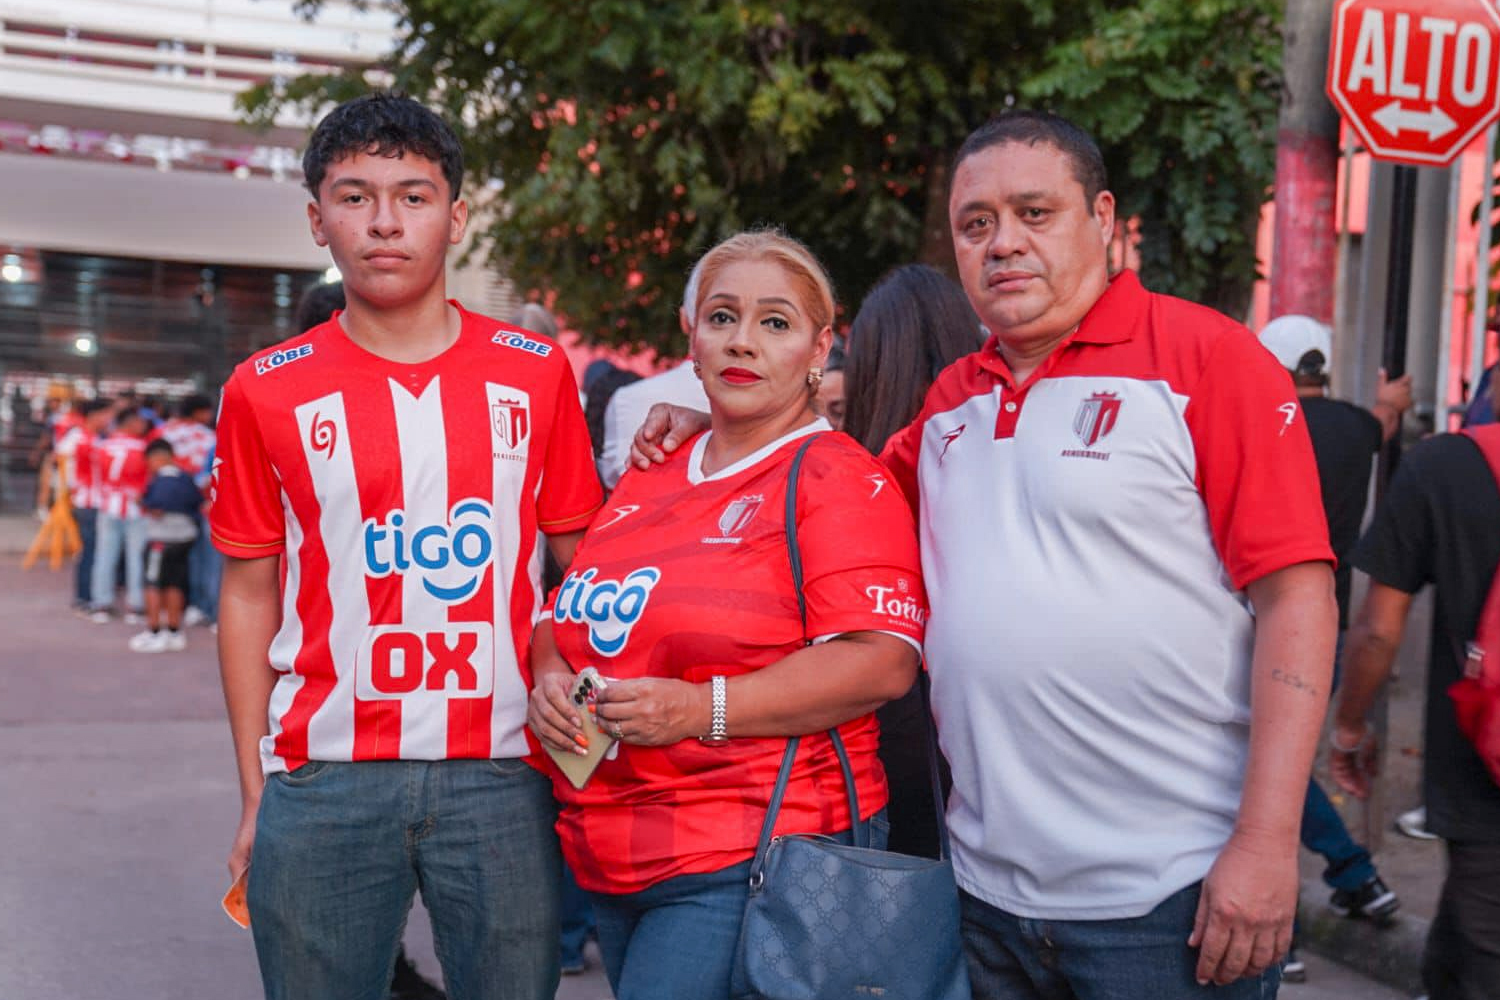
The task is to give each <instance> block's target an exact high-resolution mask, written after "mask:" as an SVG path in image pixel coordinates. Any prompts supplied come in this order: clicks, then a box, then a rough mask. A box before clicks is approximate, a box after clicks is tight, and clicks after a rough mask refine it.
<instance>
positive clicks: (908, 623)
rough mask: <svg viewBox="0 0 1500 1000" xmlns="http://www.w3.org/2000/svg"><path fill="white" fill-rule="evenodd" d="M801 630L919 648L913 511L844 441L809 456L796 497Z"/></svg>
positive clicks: (922, 615) (830, 439)
mask: <svg viewBox="0 0 1500 1000" xmlns="http://www.w3.org/2000/svg"><path fill="white" fill-rule="evenodd" d="M797 544H798V547H799V548H800V549H801V551H802V572H803V590H804V592H805V593H806V595H807V630H808V635H810V636H813V637H818V636H829V635H840V634H842V633H844V632H861V631H878V632H894V633H896V634H898V635H902V636H905V637H906V638H908V639H911V640H912V641H913V642H914V643H916V644H917V645H918V646H920V645H921V643H922V635H923V629H924V626H925V625H926V622H927V594H926V592H925V591H924V590H923V588H922V570H921V565H922V564H921V560H920V558H919V557H918V554H917V532H916V527H915V525H914V524H913V523H912V515H911V509H910V508H909V507H908V506H907V504H906V499H905V497H904V496H903V494H902V492H901V488H900V487H899V486H898V485H896V483H894V482H893V481H892V478H891V474H890V473H889V472H888V471H887V470H886V469H884V468H883V467H882V466H881V465H880V464H879V463H878V462H876V461H875V460H874V459H873V458H871V457H870V456H869V455H868V454H867V453H866V452H865V451H864V450H863V449H862V448H860V447H859V445H858V444H856V443H855V442H854V441H852V440H851V439H849V438H847V437H844V436H843V435H837V436H834V435H829V436H826V437H824V438H822V439H820V440H818V441H816V442H814V444H813V445H812V446H811V447H810V448H808V450H807V455H806V457H805V458H804V459H803V464H802V473H801V482H800V484H799V486H798V489H797Z"/></svg>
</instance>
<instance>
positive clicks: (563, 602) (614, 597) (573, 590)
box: [552, 566, 661, 656]
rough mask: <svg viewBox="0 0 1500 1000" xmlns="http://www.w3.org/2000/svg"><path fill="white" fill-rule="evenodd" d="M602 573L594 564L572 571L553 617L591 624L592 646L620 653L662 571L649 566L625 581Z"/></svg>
mask: <svg viewBox="0 0 1500 1000" xmlns="http://www.w3.org/2000/svg"><path fill="white" fill-rule="evenodd" d="M598 575H599V571H598V570H597V569H595V568H594V567H590V568H588V569H586V570H584V571H583V572H582V573H569V574H568V575H567V578H566V579H564V580H563V582H562V586H561V587H559V588H558V590H557V602H556V603H555V604H554V605H553V606H552V617H553V619H554V620H556V621H558V622H577V623H579V624H580V625H586V626H588V630H589V645H590V646H593V647H594V650H595V652H597V653H599V654H600V655H602V656H618V655H619V653H620V650H622V649H624V648H625V643H627V642H629V641H630V630H631V629H632V628H634V627H635V623H636V622H638V621H640V620H641V615H642V614H643V613H644V612H645V610H646V603H647V602H648V601H650V599H651V589H652V588H653V587H655V586H656V584H657V581H659V580H660V579H661V570H659V569H657V568H656V567H655V566H646V567H643V568H641V569H638V570H635V571H634V572H633V573H631V574H629V575H628V576H626V577H625V579H623V580H598V579H596V577H597V576H598Z"/></svg>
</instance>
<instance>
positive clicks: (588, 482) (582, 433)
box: [536, 350, 604, 535]
mask: <svg viewBox="0 0 1500 1000" xmlns="http://www.w3.org/2000/svg"><path fill="white" fill-rule="evenodd" d="M555 356H556V357H557V359H558V365H557V367H558V370H559V371H558V386H557V404H556V405H555V406H554V407H553V409H552V432H551V433H550V434H549V435H548V436H547V457H546V465H544V466H543V467H542V488H541V493H540V494H539V495H538V496H537V504H536V517H537V525H538V527H540V528H541V529H542V531H543V532H545V533H546V534H549V535H566V534H567V533H569V532H571V531H582V530H583V529H584V528H587V527H588V526H589V521H590V520H592V519H593V516H594V514H595V513H596V512H597V511H598V510H599V507H600V505H601V504H603V503H604V490H603V489H602V488H601V487H600V485H599V473H598V472H597V471H596V470H595V468H594V447H593V445H592V444H591V443H590V441H589V429H588V425H587V424H586V423H585V422H584V419H583V407H582V406H580V405H579V404H578V384H577V383H576V382H574V381H573V369H572V368H571V367H569V366H568V364H567V361H566V360H565V358H566V356H565V355H564V354H563V352H562V351H561V350H558V351H556V352H555Z"/></svg>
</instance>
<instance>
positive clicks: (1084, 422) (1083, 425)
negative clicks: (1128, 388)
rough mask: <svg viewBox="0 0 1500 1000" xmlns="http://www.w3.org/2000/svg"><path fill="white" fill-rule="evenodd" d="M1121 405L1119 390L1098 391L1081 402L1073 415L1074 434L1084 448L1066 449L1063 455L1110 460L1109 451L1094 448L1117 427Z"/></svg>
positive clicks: (1066, 456)
mask: <svg viewBox="0 0 1500 1000" xmlns="http://www.w3.org/2000/svg"><path fill="white" fill-rule="evenodd" d="M1120 406H1121V402H1120V394H1119V393H1117V392H1096V393H1094V394H1093V395H1092V396H1089V397H1087V398H1085V399H1084V400H1083V401H1082V402H1081V403H1079V404H1078V412H1077V413H1075V414H1074V415H1073V434H1074V435H1075V436H1076V437H1077V438H1078V440H1079V441H1081V442H1082V443H1083V448H1082V449H1078V448H1069V449H1064V450H1063V457H1065V458H1093V459H1098V460H1099V461H1104V462H1107V461H1109V452H1107V451H1095V450H1093V449H1094V445H1096V444H1098V443H1099V442H1100V441H1102V440H1104V439H1105V438H1107V437H1109V433H1110V431H1113V430H1114V429H1115V424H1116V423H1117V422H1118V421H1119V419H1120Z"/></svg>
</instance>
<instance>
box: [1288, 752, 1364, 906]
mask: <svg viewBox="0 0 1500 1000" xmlns="http://www.w3.org/2000/svg"><path fill="white" fill-rule="evenodd" d="M1302 846H1303V847H1305V848H1307V849H1308V850H1309V851H1312V852H1314V853H1316V854H1321V855H1322V856H1323V859H1324V860H1325V861H1327V862H1328V866H1327V867H1326V868H1324V869H1323V881H1324V882H1327V883H1328V885H1329V886H1331V887H1332V888H1334V889H1358V888H1359V887H1360V886H1362V885H1364V884H1365V883H1366V882H1368V881H1370V879H1372V878H1374V877H1375V865H1374V864H1373V863H1372V862H1371V861H1370V852H1369V851H1367V850H1365V849H1364V848H1363V847H1361V846H1360V845H1359V844H1357V843H1355V842H1354V838H1353V837H1351V836H1350V835H1349V828H1348V827H1346V826H1345V825H1344V819H1343V817H1342V816H1340V815H1339V811H1338V810H1337V809H1335V808H1334V807H1333V803H1332V802H1329V801H1328V796H1327V795H1326V794H1325V793H1324V792H1323V789H1322V786H1320V785H1319V784H1318V782H1317V779H1316V778H1308V779H1307V799H1306V801H1305V802H1304V803H1303V805H1302Z"/></svg>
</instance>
